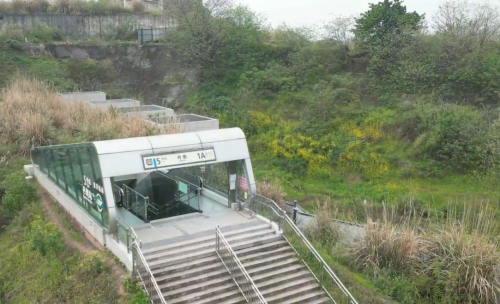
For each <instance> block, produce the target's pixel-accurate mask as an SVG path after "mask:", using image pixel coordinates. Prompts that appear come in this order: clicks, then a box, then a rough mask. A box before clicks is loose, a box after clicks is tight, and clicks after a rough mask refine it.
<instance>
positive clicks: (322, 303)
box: [279, 290, 335, 304]
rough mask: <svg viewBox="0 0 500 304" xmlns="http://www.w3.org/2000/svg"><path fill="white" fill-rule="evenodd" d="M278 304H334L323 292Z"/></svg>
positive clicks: (308, 294)
mask: <svg viewBox="0 0 500 304" xmlns="http://www.w3.org/2000/svg"><path fill="white" fill-rule="evenodd" d="M279 303H280V304H302V303H307V304H334V303H335V302H333V301H332V299H330V298H329V297H328V296H327V295H326V293H325V292H324V291H323V290H320V291H315V292H309V293H306V294H305V295H302V296H298V297H293V298H291V299H288V300H285V301H282V302H279Z"/></svg>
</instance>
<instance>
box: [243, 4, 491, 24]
mask: <svg viewBox="0 0 500 304" xmlns="http://www.w3.org/2000/svg"><path fill="white" fill-rule="evenodd" d="M443 1H444V0H405V1H404V2H403V3H404V4H405V5H406V7H407V8H408V10H409V11H411V12H413V11H417V13H419V14H424V13H425V14H426V20H427V21H429V20H430V18H431V17H432V15H433V14H434V12H435V11H436V9H437V7H438V6H439V4H440V3H442V2H443ZM472 1H478V2H479V1H481V0H472ZM239 2H240V3H242V4H245V5H247V6H249V7H250V8H251V9H252V10H254V11H256V12H259V13H263V14H264V15H265V16H266V17H267V19H268V21H269V22H270V23H271V24H272V25H273V26H277V25H280V24H282V23H286V24H288V25H290V26H304V25H306V26H310V25H314V24H317V25H321V24H322V23H323V21H326V20H329V19H331V17H332V16H335V15H346V16H347V15H356V16H357V15H359V14H360V13H363V12H365V11H367V10H368V4H369V3H378V2H379V0H372V1H369V0H239ZM490 3H500V0H490Z"/></svg>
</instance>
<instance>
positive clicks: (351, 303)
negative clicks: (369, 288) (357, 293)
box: [252, 194, 358, 304]
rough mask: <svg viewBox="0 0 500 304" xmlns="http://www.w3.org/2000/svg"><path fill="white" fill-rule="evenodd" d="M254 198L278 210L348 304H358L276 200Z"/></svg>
mask: <svg viewBox="0 0 500 304" xmlns="http://www.w3.org/2000/svg"><path fill="white" fill-rule="evenodd" d="M255 198H259V199H260V200H262V201H260V202H259V203H263V204H265V203H264V202H263V201H267V202H268V203H269V204H268V206H269V207H270V208H271V209H275V211H276V212H278V213H280V214H281V217H280V221H283V220H284V221H286V223H287V224H288V225H289V226H290V227H291V228H292V230H293V231H294V232H295V233H296V234H297V236H298V237H299V238H300V239H301V240H302V242H303V243H304V244H305V245H306V247H307V249H308V250H309V252H310V253H311V254H312V255H313V256H314V257H315V258H316V260H317V261H318V262H319V263H320V264H321V267H322V269H324V270H325V271H326V273H327V274H328V275H329V276H330V277H331V278H332V280H333V282H334V283H335V284H336V285H337V287H339V289H340V290H341V291H342V293H343V294H344V295H345V296H346V297H347V298H348V299H349V303H350V304H358V302H357V301H356V299H354V297H353V296H352V294H351V293H350V292H349V290H348V289H347V288H346V287H345V285H344V284H343V283H342V282H341V281H340V279H339V278H338V277H337V275H336V274H335V272H333V270H332V269H331V268H330V266H328V264H327V263H326V262H325V260H324V259H323V258H322V257H321V255H320V254H319V253H318V252H317V251H316V249H315V248H314V246H313V245H312V244H311V243H310V242H309V240H308V239H307V238H306V236H305V235H304V234H303V233H302V231H300V229H299V228H298V227H297V226H296V225H295V223H294V222H293V221H292V220H291V219H290V218H289V217H288V215H287V214H286V212H285V211H284V210H283V209H281V208H280V207H279V206H278V204H276V202H275V201H273V200H272V199H269V198H267V197H264V196H261V195H258V194H257V195H254V197H252V201H254V200H255ZM277 224H278V225H279V227H282V223H277ZM282 230H283V235H284V237H285V239H286V235H285V230H284V229H282ZM287 241H288V243H289V244H290V246H292V247H293V245H292V244H291V242H290V241H289V240H288V239H287ZM304 263H306V262H305V261H304ZM306 265H307V263H306ZM308 268H310V267H309V266H308ZM316 279H318V278H316ZM318 281H319V282H320V284H321V285H322V283H321V281H320V280H319V279H318ZM322 288H323V290H325V292H326V293H327V294H328V295H329V296H330V298H332V296H331V295H330V293H329V292H328V291H327V290H326V288H325V287H324V286H322ZM332 300H333V298H332Z"/></svg>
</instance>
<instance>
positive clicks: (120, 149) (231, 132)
mask: <svg viewBox="0 0 500 304" xmlns="http://www.w3.org/2000/svg"><path fill="white" fill-rule="evenodd" d="M193 134H196V135H197V137H198V139H199V140H197V143H198V144H201V145H203V144H208V143H214V142H222V141H230V140H237V139H245V140H246V137H245V133H243V131H242V130H241V129H240V128H228V129H218V130H208V131H199V132H190V133H174V134H165V135H156V136H147V137H131V138H123V139H112V140H103V141H94V142H92V143H93V144H94V146H95V148H96V151H97V154H98V155H102V154H112V153H124V152H131V151H145V150H151V151H152V150H154V149H161V148H174V147H175V146H176V145H175V143H171V142H170V140H171V139H173V138H179V137H180V136H183V135H185V136H186V137H191V138H192V137H193ZM150 139H152V140H153V141H154V142H155V143H156V144H155V147H153V145H152V143H151V141H150ZM159 142H165V145H164V147H161V146H158V143H159ZM182 146H183V145H179V147H182Z"/></svg>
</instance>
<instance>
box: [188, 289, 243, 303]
mask: <svg viewBox="0 0 500 304" xmlns="http://www.w3.org/2000/svg"><path fill="white" fill-rule="evenodd" d="M221 299H224V300H221ZM189 303H190V304H223V303H224V304H244V303H247V301H246V300H245V298H244V297H243V295H242V294H241V291H240V290H239V289H238V287H236V285H235V288H233V289H231V290H230V291H226V292H224V293H221V294H218V295H215V296H212V297H206V298H203V299H199V300H196V301H192V302H189Z"/></svg>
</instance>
